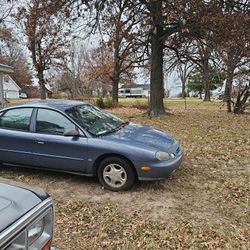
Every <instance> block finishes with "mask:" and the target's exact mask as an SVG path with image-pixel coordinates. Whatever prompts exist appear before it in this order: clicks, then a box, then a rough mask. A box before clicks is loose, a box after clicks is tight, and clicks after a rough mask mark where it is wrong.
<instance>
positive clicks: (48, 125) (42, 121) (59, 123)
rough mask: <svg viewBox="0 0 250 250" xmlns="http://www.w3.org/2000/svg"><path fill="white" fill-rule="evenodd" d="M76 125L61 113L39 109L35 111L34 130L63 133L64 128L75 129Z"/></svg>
mask: <svg viewBox="0 0 250 250" xmlns="http://www.w3.org/2000/svg"><path fill="white" fill-rule="evenodd" d="M75 129H76V126H75V125H74V124H73V123H72V122H71V121H70V120H69V119H67V118H66V117H65V116H63V115H62V114H60V113H58V112H56V111H53V110H49V109H39V110H38V113H37V121H36V132H37V133H42V134H53V135H63V133H64V131H65V130H75Z"/></svg>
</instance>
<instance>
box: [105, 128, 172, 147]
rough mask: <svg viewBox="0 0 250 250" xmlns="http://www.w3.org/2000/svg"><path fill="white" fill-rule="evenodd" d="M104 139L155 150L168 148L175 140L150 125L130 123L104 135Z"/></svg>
mask: <svg viewBox="0 0 250 250" xmlns="http://www.w3.org/2000/svg"><path fill="white" fill-rule="evenodd" d="M104 138H105V139H106V140H112V141H118V142H120V143H121V142H122V143H126V144H129V145H133V146H136V145H137V146H139V147H142V148H148V147H150V148H151V149H152V148H153V149H155V150H163V151H165V150H168V149H169V148H170V147H171V146H172V145H173V144H174V143H175V142H176V141H175V139H174V138H173V137H172V136H171V135H169V134H168V133H166V132H164V131H162V130H159V129H155V128H152V127H150V126H145V125H140V124H134V123H130V124H128V125H125V126H124V127H122V128H121V129H120V130H118V131H117V132H115V133H113V134H110V135H107V136H104Z"/></svg>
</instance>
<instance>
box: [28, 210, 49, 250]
mask: <svg viewBox="0 0 250 250" xmlns="http://www.w3.org/2000/svg"><path fill="white" fill-rule="evenodd" d="M52 234H53V212H52V209H50V210H48V211H47V213H46V214H44V215H43V217H42V218H41V217H40V218H39V219H38V220H37V221H36V222H35V223H33V224H32V225H31V226H30V227H29V228H28V245H29V249H30V250H36V249H44V248H43V247H44V245H45V244H46V243H47V242H48V241H49V240H51V239H52Z"/></svg>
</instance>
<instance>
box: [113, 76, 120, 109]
mask: <svg viewBox="0 0 250 250" xmlns="http://www.w3.org/2000/svg"><path fill="white" fill-rule="evenodd" d="M118 85H119V77H116V76H115V77H114V79H113V87H112V104H113V106H117V105H118Z"/></svg>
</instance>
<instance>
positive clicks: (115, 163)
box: [97, 157, 136, 192]
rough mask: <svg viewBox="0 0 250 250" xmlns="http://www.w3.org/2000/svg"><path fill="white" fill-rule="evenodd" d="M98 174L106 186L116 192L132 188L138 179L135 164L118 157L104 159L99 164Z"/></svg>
mask: <svg viewBox="0 0 250 250" xmlns="http://www.w3.org/2000/svg"><path fill="white" fill-rule="evenodd" d="M97 175H98V179H99V181H100V183H101V184H102V185H103V186H104V187H105V188H107V189H108V190H111V191H116V192H117V191H124V190H128V189H130V188H131V187H132V186H133V185H134V183H135V180H136V175H135V172H134V169H133V166H131V164H130V163H129V162H127V161H126V160H124V159H121V158H118V157H110V158H106V159H104V160H103V161H102V162H101V163H100V165H99V168H98V172H97Z"/></svg>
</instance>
